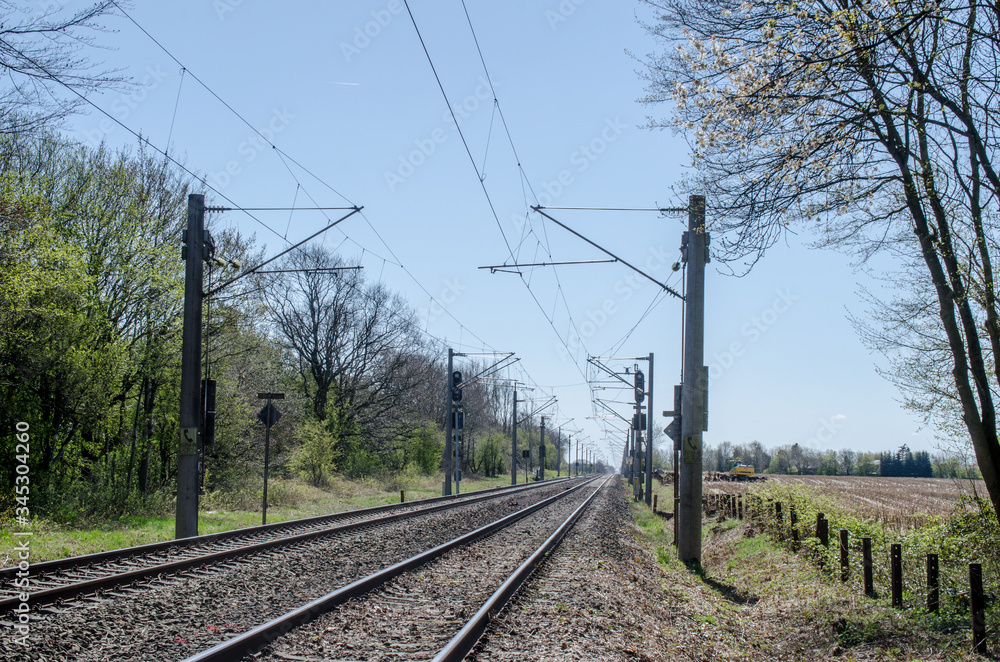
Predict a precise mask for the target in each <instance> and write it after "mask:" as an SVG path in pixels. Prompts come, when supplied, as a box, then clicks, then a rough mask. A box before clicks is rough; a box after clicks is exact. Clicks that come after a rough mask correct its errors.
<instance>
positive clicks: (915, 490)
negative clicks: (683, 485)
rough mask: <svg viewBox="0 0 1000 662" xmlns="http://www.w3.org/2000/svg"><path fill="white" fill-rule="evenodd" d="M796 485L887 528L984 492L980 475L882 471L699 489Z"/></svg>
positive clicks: (711, 483) (943, 513) (943, 511)
mask: <svg viewBox="0 0 1000 662" xmlns="http://www.w3.org/2000/svg"><path fill="white" fill-rule="evenodd" d="M774 484H779V485H802V486H805V487H808V488H809V489H810V490H814V491H816V492H817V493H819V494H822V495H824V496H826V497H829V498H832V499H833V500H835V501H836V502H837V503H838V504H840V505H841V506H842V507H843V508H844V509H845V510H847V511H850V512H852V513H853V514H854V515H855V516H856V517H860V518H865V519H868V518H870V519H873V520H875V521H878V522H880V523H882V524H884V525H887V526H890V527H893V528H909V527H912V526H919V525H920V524H921V523H923V522H926V521H927V519H928V516H931V517H934V516H940V517H947V516H948V514H949V513H951V512H952V511H953V510H954V509H955V507H956V506H957V505H958V503H959V500H960V498H961V497H962V496H975V495H978V496H981V497H986V486H985V484H984V483H983V481H981V480H979V481H970V480H956V479H950V478H888V477H882V476H784V475H772V474H768V475H767V481H766V482H754V483H740V482H735V483H734V482H729V481H716V480H708V479H706V481H705V484H704V485H705V486H704V493H705V494H706V495H708V494H734V493H742V492H745V491H747V490H753V489H754V488H755V487H757V486H762V485H774Z"/></svg>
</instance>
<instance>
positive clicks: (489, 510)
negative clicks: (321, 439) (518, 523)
mask: <svg viewBox="0 0 1000 662" xmlns="http://www.w3.org/2000/svg"><path fill="white" fill-rule="evenodd" d="M585 482H586V481H573V482H566V481H563V482H559V483H557V482H555V481H545V483H540V484H537V485H535V486H533V487H534V489H530V490H518V491H517V492H512V491H510V490H507V491H504V492H501V493H499V494H495V495H494V498H491V499H481V500H480V501H478V502H476V503H465V504H461V505H457V504H456V506H455V507H454V508H452V509H447V510H446V509H442V510H436V511H434V512H429V513H419V514H417V515H416V516H414V517H410V518H406V519H398V518H397V519H395V521H392V522H390V523H388V524H383V525H380V526H378V527H374V526H372V527H359V528H355V529H353V530H350V531H346V532H343V533H341V534H339V535H334V536H328V537H326V538H323V539H322V540H316V541H306V542H301V543H292V544H286V545H284V546H282V547H280V548H278V549H274V550H271V551H264V552H260V553H257V554H253V555H251V556H248V557H242V558H239V559H235V560H230V561H226V562H222V563H216V564H213V565H211V566H207V567H204V568H200V569H193V570H189V571H186V572H184V573H181V574H178V575H174V576H170V577H163V578H154V579H149V580H146V581H144V582H142V583H141V584H139V585H137V586H135V587H132V588H129V587H125V588H116V589H114V590H110V591H106V592H105V593H103V594H102V595H101V596H100V597H98V598H94V599H89V598H88V599H77V600H74V601H73V602H71V603H68V604H69V605H70V606H69V607H67V603H65V602H63V603H60V604H55V605H51V606H49V607H44V608H42V609H34V608H33V610H32V613H31V623H30V625H31V644H30V645H31V650H32V653H33V656H32V659H33V660H38V661H39V662H46V661H48V660H52V661H59V662H64V661H68V660H79V661H81V662H82V661H87V662H89V661H98V660H100V661H101V662H108V661H111V660H123V661H124V660H129V661H132V660H139V659H141V660H143V661H144V662H154V661H160V660H162V661H164V662H175V661H176V660H179V659H184V658H186V657H189V656H191V655H194V654H197V653H199V652H201V651H205V650H207V649H210V648H211V647H212V646H213V645H216V644H218V643H220V642H222V641H226V640H228V639H231V638H233V637H234V636H238V635H241V634H243V633H245V632H247V631H249V630H252V629H253V628H254V627H256V626H257V625H259V624H260V623H261V622H264V621H267V620H269V619H274V618H278V617H280V616H281V615H282V614H285V613H287V612H288V611H290V610H293V609H295V608H297V607H299V606H301V605H302V604H303V602H306V601H311V600H315V599H317V598H319V597H321V596H324V595H326V594H328V593H330V592H332V591H335V590H337V589H340V588H343V587H345V586H349V585H351V584H352V583H355V582H357V581H358V580H359V579H362V578H364V577H367V576H368V575H372V574H375V573H377V572H378V571H380V570H383V569H385V568H386V567H388V566H392V565H394V564H397V563H399V562H402V561H405V560H406V559H409V558H410V557H412V556H415V555H417V554H419V553H422V552H425V551H427V550H428V549H433V548H435V547H438V546H440V545H441V544H443V543H444V542H447V541H449V540H451V539H452V538H454V537H455V536H456V535H459V534H464V533H467V532H469V531H472V530H475V529H477V528H479V527H482V526H486V525H488V524H491V523H493V522H495V521H496V520H498V519H501V518H503V517H505V516H507V515H510V514H511V513H514V512H516V511H519V510H522V509H524V508H525V506H526V505H529V504H533V503H535V502H537V501H539V500H542V499H544V498H548V497H550V496H552V495H556V494H561V493H564V492H569V491H570V490H572V489H574V487H579V486H581V485H582V484H584V483H585ZM8 618H9V617H8ZM2 620H3V616H2V615H0V621H2ZM11 655H13V657H11ZM20 659H22V658H20V657H18V654H17V653H16V652H15V651H13V650H11V651H8V650H0V660H2V661H6V660H20Z"/></svg>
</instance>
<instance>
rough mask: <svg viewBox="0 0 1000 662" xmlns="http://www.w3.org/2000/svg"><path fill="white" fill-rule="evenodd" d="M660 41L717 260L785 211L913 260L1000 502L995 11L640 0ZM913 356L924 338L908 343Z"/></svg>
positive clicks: (745, 264) (761, 246)
mask: <svg viewBox="0 0 1000 662" xmlns="http://www.w3.org/2000/svg"><path fill="white" fill-rule="evenodd" d="M642 1H643V4H645V5H646V6H648V7H650V8H652V9H653V11H654V12H656V16H657V21H656V22H655V23H652V24H648V25H647V26H646V27H647V29H648V30H649V31H650V32H651V33H652V34H653V35H655V36H656V37H658V38H660V39H662V40H663V42H664V43H665V44H667V46H668V48H667V50H666V51H665V52H664V53H662V54H653V55H650V56H649V57H647V58H646V65H647V71H646V78H647V80H648V81H649V90H650V94H649V96H648V97H647V98H646V99H645V101H647V102H649V103H652V104H655V103H659V102H662V101H667V100H671V101H673V103H674V107H675V112H674V113H673V117H672V118H671V120H670V121H669V122H668V123H662V122H659V121H657V120H655V119H654V120H651V125H652V126H654V127H662V126H666V125H672V126H674V127H676V128H677V129H678V130H681V131H684V132H685V135H686V136H688V137H689V140H690V142H691V146H692V149H693V152H694V165H695V168H696V174H695V175H694V177H693V178H692V180H691V181H690V182H689V184H690V186H691V188H692V189H696V190H700V191H702V192H704V193H705V194H706V196H707V197H708V200H709V201H710V205H711V206H712V207H713V209H712V210H711V216H712V217H713V227H712V229H713V231H714V232H715V233H716V237H718V240H717V241H714V242H713V244H714V245H715V246H716V250H717V252H718V257H719V258H720V260H723V261H725V262H727V263H728V264H729V265H730V266H731V267H732V268H733V269H734V270H736V271H743V270H745V269H749V268H750V267H751V266H752V265H753V263H754V262H755V261H756V260H757V259H759V258H760V257H761V256H762V255H763V253H764V252H765V251H766V250H767V249H768V248H769V247H770V246H772V245H773V244H774V242H775V241H777V240H778V239H779V238H780V237H781V236H782V235H783V234H784V233H785V232H786V231H787V229H788V228H789V227H790V226H791V224H792V223H797V224H799V225H804V224H805V223H806V222H809V223H811V224H812V225H813V226H814V227H815V228H816V229H817V230H818V231H819V232H820V233H822V236H823V238H824V241H825V242H826V243H828V244H829V245H833V246H838V247H841V248H845V249H848V250H851V251H854V252H855V253H856V254H857V255H858V256H859V257H860V258H861V259H862V260H864V259H867V258H868V257H870V256H872V255H874V254H875V253H877V252H879V251H885V250H888V251H893V252H895V253H898V254H902V255H903V256H909V257H915V258H916V262H915V263H916V264H918V265H919V269H920V272H921V273H923V274H924V278H926V280H927V282H928V283H929V284H930V293H931V296H932V297H933V298H932V301H933V302H934V308H933V312H934V314H935V316H936V317H937V320H936V321H935V324H936V325H938V326H937V328H938V329H939V330H940V335H941V337H942V338H944V340H945V344H946V347H947V350H946V356H947V359H948V360H947V371H948V372H950V379H951V385H950V388H951V389H953V392H954V394H955V402H957V403H958V405H959V407H960V410H961V417H962V422H963V424H964V428H965V433H966V434H967V435H968V438H969V439H970V440H971V443H972V446H973V448H974V449H975V454H976V457H977V460H978V462H979V466H980V469H981V471H982V473H983V477H984V479H985V481H986V485H987V488H988V491H989V494H990V498H991V500H992V502H993V507H994V509H995V510H997V511H998V512H1000V443H998V440H997V416H996V405H995V399H994V393H993V389H994V388H996V386H997V376H996V373H995V371H993V370H992V369H991V366H992V365H993V357H994V356H996V354H997V353H998V352H1000V310H998V306H997V301H996V290H995V284H994V276H993V266H992V256H993V254H994V252H995V249H996V246H997V236H996V234H997V233H996V227H995V218H996V211H997V205H998V197H997V196H998V193H1000V175H998V173H997V170H996V168H995V167H994V164H993V161H994V160H995V157H996V154H997V147H998V143H997V139H998V138H997V136H998V135H1000V134H998V129H1000V126H998V125H997V123H998V122H1000V115H998V114H997V113H996V112H994V111H993V110H992V109H993V108H994V107H995V104H996V98H997V95H998V93H1000V77H998V73H997V72H998V71H1000V67H998V60H1000V36H998V35H1000V10H998V9H997V7H996V5H995V4H989V3H980V2H979V1H978V0H942V1H937V2H932V3H925V2H922V1H919V2H918V1H916V0H887V1H886V2H875V3H869V2H865V1H864V0H835V1H834V2H826V1H825V0H808V1H806V2H795V3H785V2H784V1H783V0H752V1H751V0H748V1H745V2H736V1H734V0H662V1H661V0H642ZM916 349H917V351H920V348H919V347H918V348H916Z"/></svg>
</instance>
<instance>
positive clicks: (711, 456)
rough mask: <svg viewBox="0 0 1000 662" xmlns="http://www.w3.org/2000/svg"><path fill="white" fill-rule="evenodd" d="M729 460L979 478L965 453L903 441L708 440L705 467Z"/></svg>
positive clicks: (782, 470)
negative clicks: (842, 444) (879, 447)
mask: <svg viewBox="0 0 1000 662" xmlns="http://www.w3.org/2000/svg"><path fill="white" fill-rule="evenodd" d="M733 462H741V463H742V464H747V465H750V466H753V467H754V469H755V471H756V472H757V473H770V474H794V475H821V476H910V477H926V478H931V477H936V478H979V471H978V469H977V468H976V466H975V464H974V463H971V464H970V463H969V462H968V461H967V460H966V459H965V458H963V457H959V456H956V455H951V454H947V453H936V454H934V455H932V454H931V453H929V452H927V451H911V450H910V448H909V447H908V446H907V445H906V444H903V445H902V446H900V447H899V448H898V449H897V450H896V451H883V452H872V451H854V450H851V449H849V448H842V449H840V450H823V449H816V448H809V447H803V446H801V445H800V444H790V445H787V444H786V445H782V446H777V447H773V448H766V447H764V445H763V444H761V443H760V442H759V441H752V442H750V443H749V444H734V443H732V442H728V441H723V442H721V443H719V444H718V445H715V446H712V445H707V446H706V448H705V455H704V463H703V467H704V468H705V470H706V471H729V470H730V469H731V468H732V466H733Z"/></svg>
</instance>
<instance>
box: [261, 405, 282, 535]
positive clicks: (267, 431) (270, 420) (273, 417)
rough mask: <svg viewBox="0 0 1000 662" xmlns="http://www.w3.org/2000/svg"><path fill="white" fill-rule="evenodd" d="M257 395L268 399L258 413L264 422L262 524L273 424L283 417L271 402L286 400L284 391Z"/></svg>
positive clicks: (265, 511) (264, 522)
mask: <svg viewBox="0 0 1000 662" xmlns="http://www.w3.org/2000/svg"><path fill="white" fill-rule="evenodd" d="M257 397H258V398H260V399H261V400H267V404H266V405H264V406H263V407H262V408H261V410H260V412H258V413H257V420H259V421H260V422H261V423H263V424H264V501H263V509H262V510H263V512H262V514H261V522H260V523H261V524H267V474H268V470H269V469H270V466H269V465H270V463H271V426H272V425H274V424H275V423H277V422H278V419H279V418H281V412H280V411H278V408H277V407H275V406H274V405H273V404H271V401H272V400H284V399H285V394H284V393H258V394H257Z"/></svg>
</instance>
